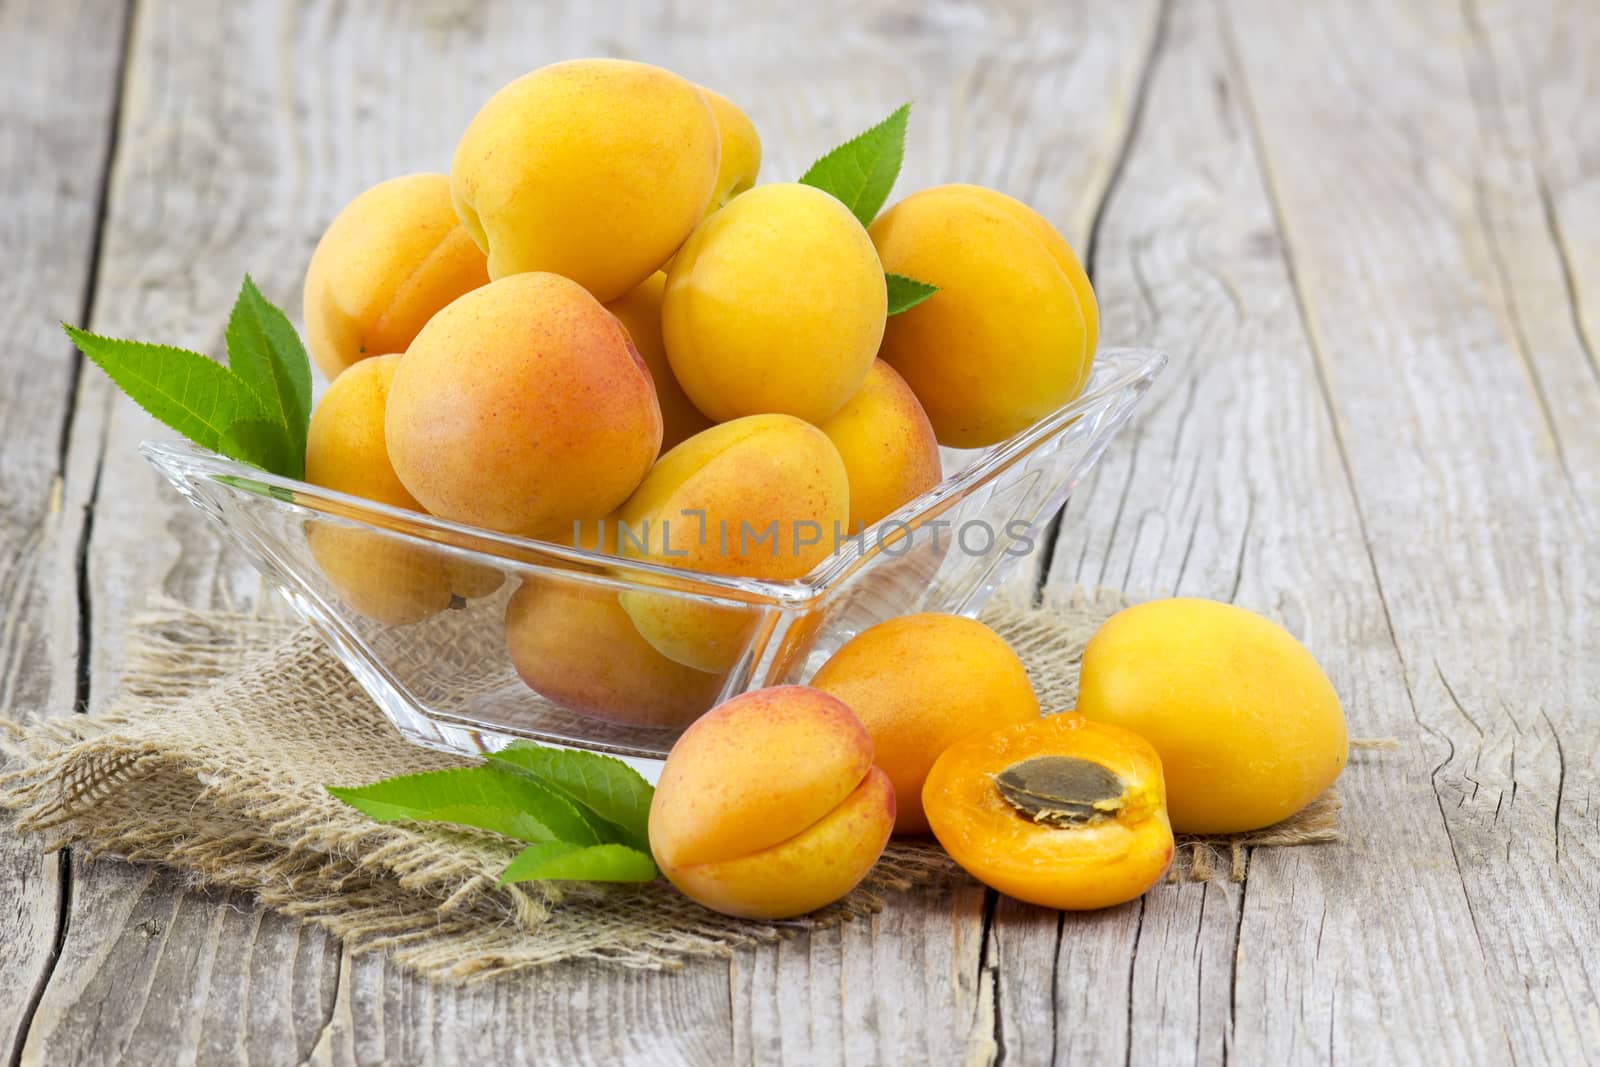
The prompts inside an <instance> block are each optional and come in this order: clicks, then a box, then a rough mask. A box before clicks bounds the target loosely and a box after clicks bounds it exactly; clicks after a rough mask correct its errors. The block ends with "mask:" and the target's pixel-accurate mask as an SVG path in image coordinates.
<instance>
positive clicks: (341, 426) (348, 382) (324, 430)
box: [306, 353, 422, 511]
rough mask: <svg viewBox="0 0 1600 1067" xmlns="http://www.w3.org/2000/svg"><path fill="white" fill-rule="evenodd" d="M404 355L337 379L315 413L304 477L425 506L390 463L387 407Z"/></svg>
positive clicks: (385, 500) (362, 365)
mask: <svg viewBox="0 0 1600 1067" xmlns="http://www.w3.org/2000/svg"><path fill="white" fill-rule="evenodd" d="M399 366H400V354H399V353H390V354H389V355H383V356H374V357H372V358H371V359H364V360H362V361H361V362H359V363H355V364H352V365H351V366H350V367H348V368H346V369H345V370H344V371H343V372H341V373H340V375H339V376H338V377H337V378H335V379H334V380H333V384H332V385H330V386H329V387H328V391H327V392H326V393H324V394H322V399H320V400H318V401H317V406H316V407H315V408H314V409H312V412H311V425H310V427H309V428H308V430H307V431H306V481H308V482H310V483H311V484H312V485H320V486H322V487H323V488H324V489H333V490H335V491H337V492H340V493H349V494H350V495H352V496H359V497H364V498H366V499H367V500H376V501H378V502H379V503H381V504H390V505H392V506H394V507H397V508H409V509H411V510H412V511H421V510H422V505H421V504H418V503H417V498H416V497H414V496H412V495H411V494H410V493H409V492H407V491H406V487H405V486H404V485H403V484H401V482H400V476H399V475H397V474H395V472H394V465H393V464H392V463H390V462H389V448H388V445H387V444H385V442H384V432H383V418H384V408H385V406H386V405H387V404H388V401H389V384H390V383H391V382H392V381H393V380H394V372H395V370H396V369H397V368H398V367H399Z"/></svg>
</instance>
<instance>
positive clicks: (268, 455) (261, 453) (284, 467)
mask: <svg viewBox="0 0 1600 1067" xmlns="http://www.w3.org/2000/svg"><path fill="white" fill-rule="evenodd" d="M217 451H218V452H221V453H222V454H223V455H226V456H232V457H233V458H234V459H238V460H243V461H244V462H246V463H250V464H253V465H254V466H257V467H260V468H261V469H262V470H264V471H271V472H272V473H273V474H281V475H283V476H284V477H286V478H301V477H304V476H305V473H306V450H305V446H304V445H301V446H300V448H299V449H296V448H295V446H294V443H293V442H292V441H290V440H289V431H288V429H287V428H286V427H285V426H284V425H283V423H281V422H278V421H276V420H275V419H268V418H260V419H236V420H234V423H233V425H231V426H229V427H228V428H227V429H226V430H224V431H223V433H222V439H221V441H219V442H218V443H217Z"/></svg>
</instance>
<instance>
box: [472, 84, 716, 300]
mask: <svg viewBox="0 0 1600 1067" xmlns="http://www.w3.org/2000/svg"><path fill="white" fill-rule="evenodd" d="M720 161H721V139H720V136H719V134H718V129H717V119H716V116H715V114H714V113H713V112H712V108H711V105H710V103H708V102H707V100H706V97H705V95H704V94H702V93H701V92H700V90H699V89H697V88H696V87H695V86H694V85H692V84H691V83H689V82H687V81H685V80H684V79H682V78H680V77H678V76H677V75H676V74H673V73H672V72H670V71H666V70H663V69H661V68H660V67H653V66H650V65H649V64H646V63H636V62H632V61H629V60H620V59H574V60H569V61H567V62H563V63H555V64H552V65H550V66H547V67H542V68H540V69H539V70H536V71H533V72H532V73H530V74H526V75H524V76H522V77H521V78H518V79H517V80H516V81H513V82H512V83H510V84H509V85H507V86H506V87H505V88H503V89H501V90H500V91H499V92H497V93H495V95H494V96H493V97H491V98H490V99H489V101H488V103H486V104H484V106H483V108H482V110H480V111H479V112H478V114H477V115H476V116H475V117H474V118H473V120H472V122H471V123H470V124H469V125H468V127H467V129H466V132H465V133H463V134H462V136H461V140H460V142H459V143H458V144H457V146H456V151H455V157H454V159H453V161H452V163H451V166H450V185H451V190H452V193H453V195H454V198H455V206H456V211H457V213H458V214H459V215H460V216H461V220H462V222H463V223H465V225H466V227H467V230H468V231H469V232H470V233H471V234H472V235H473V238H474V239H475V240H476V241H477V242H478V245H479V247H481V248H482V249H483V250H484V251H485V252H487V253H488V257H489V274H490V276H491V277H493V278H505V277H508V276H510V275H513V274H519V273H522V272H525V271H549V272H552V273H556V274H561V275H564V276H566V277H568V278H571V279H573V280H574V281H576V282H577V283H578V284H580V285H582V286H584V287H585V288H587V289H588V290H589V291H590V292H592V293H593V294H594V295H595V297H596V298H597V299H599V300H601V301H607V300H615V299H616V298H617V297H619V296H621V295H622V294H623V293H626V292H627V291H628V290H630V289H632V288H633V287H634V286H636V285H638V284H639V283H640V282H642V281H644V280H645V279H646V278H647V277H649V276H650V274H651V273H653V272H654V271H655V270H657V269H658V268H659V267H660V266H661V265H662V264H663V263H665V262H666V261H667V260H668V259H669V258H670V257H671V256H672V254H673V252H674V251H676V250H677V248H678V246H679V245H681V244H682V243H683V241H684V238H686V237H688V236H689V232H690V231H691V230H692V229H694V226H695V224H696V223H697V222H699V221H700V217H701V215H702V214H703V213H704V211H705V209H706V207H707V205H708V203H709V202H710V200H711V196H712V193H713V191H714V189H715V188H716V182H717V174H718V167H719V165H720Z"/></svg>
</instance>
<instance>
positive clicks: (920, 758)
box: [811, 612, 1039, 834]
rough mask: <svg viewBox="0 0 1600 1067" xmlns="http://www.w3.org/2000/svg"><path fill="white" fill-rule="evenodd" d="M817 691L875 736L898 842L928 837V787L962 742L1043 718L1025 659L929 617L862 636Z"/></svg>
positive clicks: (826, 670) (953, 621)
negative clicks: (936, 767)
mask: <svg viewBox="0 0 1600 1067" xmlns="http://www.w3.org/2000/svg"><path fill="white" fill-rule="evenodd" d="M811 684H812V685H813V686H814V687H816V688H817V689H820V690H822V691H823V692H826V693H831V694H833V695H834V696H836V697H838V698H839V699H840V700H842V701H843V702H844V703H845V704H847V705H848V706H849V707H850V709H851V710H852V711H854V712H855V713H856V716H857V717H858V718H859V719H860V720H861V722H862V724H863V725H864V726H865V727H866V728H867V732H868V733H869V734H871V735H872V744H873V751H874V752H876V753H877V763H878V766H880V767H882V768H883V770H884V772H885V773H887V774H888V776H889V780H890V781H891V782H892V783H894V790H895V797H896V801H897V810H898V812H899V814H898V815H896V817H895V832H896V833H899V834H925V833H927V832H928V829H929V826H928V818H927V815H926V814H925V813H924V811H923V807H922V787H923V782H924V781H925V780H926V778H927V776H928V771H929V769H930V768H932V767H933V764H934V761H935V760H937V759H938V758H939V755H940V753H942V752H943V751H944V750H945V749H947V748H949V747H950V746H951V745H953V744H955V743H956V742H957V741H959V740H961V739H962V738H965V737H970V736H972V735H973V734H981V733H984V732H986V731H989V730H993V729H995V728H996V727H999V726H1005V725H1011V724H1025V723H1029V722H1033V721H1035V720H1037V719H1038V717H1039V700H1038V697H1036V696H1035V695H1034V691H1033V685H1032V683H1031V682H1029V681H1028V673H1027V671H1026V669H1024V667H1023V666H1022V661H1021V660H1019V659H1018V658H1017V654H1016V653H1015V652H1013V651H1012V650H1011V647H1010V646H1009V645H1007V644H1006V643H1005V640H1004V639H1003V638H1001V637H1000V635H999V634H997V633H995V632H994V631H993V630H991V629H989V628H988V627H987V626H985V625H983V624H982V623H981V622H978V621H976V620H974V619H968V618H965V617H963V616H960V615H945V614H939V613H934V612H926V613H923V614H919V615H903V616H901V617H899V618H895V619H890V620H888V621H887V622H881V623H879V624H878V625H876V626H873V627H870V628H868V629H866V630H863V631H862V632H861V633H859V634H857V635H856V636H855V637H853V638H851V639H850V640H849V641H847V642H846V643H845V644H844V645H843V647H841V648H840V649H839V651H837V652H835V653H834V654H833V656H832V657H831V658H830V659H829V660H828V662H826V663H824V664H823V665H822V668H821V669H820V670H818V671H817V673H816V675H815V677H813V678H812V679H811Z"/></svg>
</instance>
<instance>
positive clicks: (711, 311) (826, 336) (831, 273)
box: [661, 183, 888, 423]
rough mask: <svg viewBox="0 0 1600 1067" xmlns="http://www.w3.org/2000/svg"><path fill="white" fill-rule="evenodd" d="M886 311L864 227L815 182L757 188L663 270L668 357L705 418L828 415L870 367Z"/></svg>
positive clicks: (699, 232) (707, 225)
mask: <svg viewBox="0 0 1600 1067" xmlns="http://www.w3.org/2000/svg"><path fill="white" fill-rule="evenodd" d="M887 314H888V289H887V288H886V285H885V282H884V279H883V267H882V266H881V265H880V264H879V263H878V254H877V252H875V251H874V250H873V247H872V241H871V240H870V239H868V237H867V232H866V230H864V229H862V227H861V223H859V222H857V221H856V218H855V216H854V215H852V214H850V210H849V209H848V208H846V207H845V206H844V205H843V204H842V203H840V202H839V201H838V200H836V199H835V198H833V197H831V196H829V195H828V194H827V193H824V192H822V191H821V190H820V189H813V188H811V187H810V186H809V185H799V184H794V183H774V184H771V185H761V186H757V187H756V188H754V189H752V190H750V191H749V192H747V193H745V194H743V195H742V196H739V197H736V198H735V199H734V200H732V201H731V202H730V203H729V204H728V206H727V207H725V208H723V209H722V210H720V211H718V212H716V213H715V214H713V215H712V216H711V217H710V218H708V219H706V221H705V222H703V223H701V224H700V226H699V227H697V228H696V229H695V231H694V233H693V235H692V236H690V238H689V240H688V242H687V243H686V244H685V245H684V246H683V249H682V250H681V251H680V252H679V253H678V255H677V258H676V259H674V260H673V261H672V267H671V269H670V270H668V272H667V291H666V297H665V300H664V302H663V304H662V309H661V326H662V336H663V337H664V338H665V339H666V343H667V358H668V359H669V360H670V361H671V362H672V369H673V372H674V373H675V374H676V375H677V376H678V381H679V383H680V384H682V386H683V391H684V392H685V393H687V394H688V396H689V399H690V400H692V401H694V405H695V407H697V408H699V409H700V410H701V411H702V412H703V413H704V414H705V415H706V416H708V417H709V418H711V419H712V420H713V421H716V422H725V421H727V420H729V419H736V418H739V417H741V416H746V415H763V414H772V413H776V414H784V415H794V416H796V417H797V418H802V419H805V420H806V421H808V422H813V423H820V422H821V421H822V420H824V419H827V418H829V417H830V416H832V415H833V414H834V413H835V412H837V411H838V410H839V409H840V408H842V407H843V406H844V404H845V401H847V400H849V399H850V397H851V396H853V395H855V392H856V390H857V389H859V388H860V387H861V383H862V381H863V380H865V378H866V376H867V371H868V370H869V369H870V368H871V367H872V360H873V357H874V356H875V355H876V354H877V351H878V342H879V341H880V340H881V339H882V338H883V324H884V320H885V317H886V316H887Z"/></svg>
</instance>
